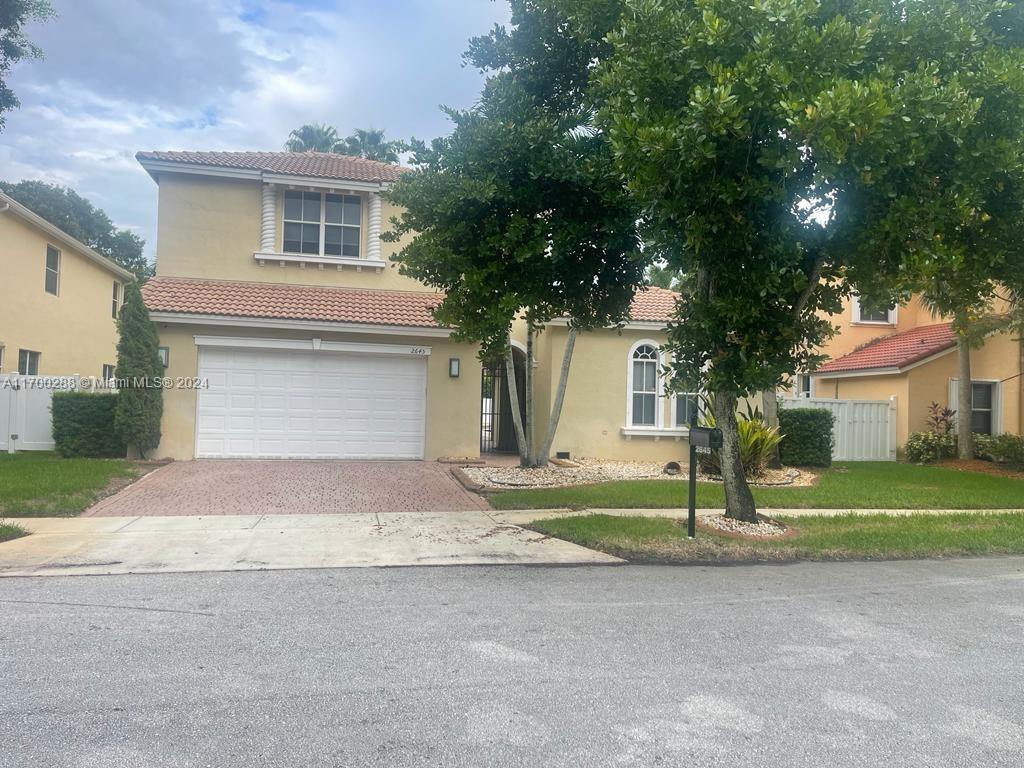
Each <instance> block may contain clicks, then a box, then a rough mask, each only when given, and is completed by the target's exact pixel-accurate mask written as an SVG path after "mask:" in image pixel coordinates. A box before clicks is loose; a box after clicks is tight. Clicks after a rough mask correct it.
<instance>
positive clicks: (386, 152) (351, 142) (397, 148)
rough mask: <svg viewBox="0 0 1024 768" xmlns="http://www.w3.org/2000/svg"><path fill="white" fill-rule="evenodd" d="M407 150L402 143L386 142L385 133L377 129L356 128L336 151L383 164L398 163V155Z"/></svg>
mask: <svg viewBox="0 0 1024 768" xmlns="http://www.w3.org/2000/svg"><path fill="white" fill-rule="evenodd" d="M404 149H405V143H404V142H401V141H385V139H384V131H382V130H378V129H376V128H369V129H367V128H356V129H355V131H354V132H353V133H352V135H351V136H349V137H348V138H347V139H345V140H344V141H342V142H341V143H340V147H339V149H338V150H336V151H340V152H343V153H345V154H346V155H354V156H356V157H364V158H366V159H367V160H379V161H380V162H382V163H397V162H398V153H399V152H401V151H402V150H404Z"/></svg>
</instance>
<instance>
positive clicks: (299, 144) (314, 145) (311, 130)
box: [284, 123, 341, 152]
mask: <svg viewBox="0 0 1024 768" xmlns="http://www.w3.org/2000/svg"><path fill="white" fill-rule="evenodd" d="M340 144H341V139H340V138H339V137H338V129H337V128H335V127H334V126H333V125H326V124H324V123H307V124H306V125H303V126H302V127H301V128H296V129H295V130H294V131H292V132H291V133H289V134H288V141H286V142H285V143H284V148H285V149H287V150H288V151H289V152H338V151H339V149H340Z"/></svg>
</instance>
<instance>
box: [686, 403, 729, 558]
mask: <svg viewBox="0 0 1024 768" xmlns="http://www.w3.org/2000/svg"><path fill="white" fill-rule="evenodd" d="M696 410H697V409H696V408H695V409H694V412H693V413H691V414H690V437H689V440H690V488H689V500H688V504H687V507H688V512H689V515H688V517H687V520H686V535H687V536H688V537H689V538H691V539H695V538H697V449H698V448H700V449H701V450H702V451H709V452H710V451H711V450H713V449H717V448H721V447H722V430H720V429H717V428H715V427H698V426H697V412H696Z"/></svg>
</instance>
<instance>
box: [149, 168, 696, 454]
mask: <svg viewBox="0 0 1024 768" xmlns="http://www.w3.org/2000/svg"><path fill="white" fill-rule="evenodd" d="M137 158H138V160H139V162H140V163H141V164H142V166H143V167H144V168H145V169H146V170H147V171H148V172H149V174H150V175H151V176H152V177H153V179H154V180H155V181H156V182H157V184H158V187H159V209H158V225H157V227H158V228H157V261H156V277H154V278H153V279H151V280H150V281H148V282H147V283H146V285H145V286H144V296H145V299H146V303H147V305H148V307H149V309H150V313H151V316H152V318H153V320H154V321H155V322H156V324H157V328H158V331H159V334H160V343H161V345H162V347H163V354H164V356H165V360H166V366H167V375H168V377H169V378H170V379H172V381H174V384H175V386H174V387H173V388H171V389H169V390H167V391H166V392H165V394H164V420H163V425H162V432H163V438H162V442H161V444H160V446H159V448H158V449H157V451H156V455H157V456H161V457H174V458H179V459H189V458H193V457H211V458H215V457H271V458H305V457H318V458H395V459H419V458H425V459H434V458H439V457H475V456H478V455H479V454H480V453H481V452H488V451H492V450H509V451H514V450H515V447H516V444H515V438H514V437H513V433H512V427H511V416H510V413H509V405H508V395H507V390H506V388H505V387H504V370H503V366H501V365H500V364H496V363H482V362H481V361H480V360H479V359H478V349H477V347H476V346H474V345H471V344H465V343H459V342H456V341H454V340H452V338H451V329H449V328H442V327H439V326H438V324H437V322H436V321H435V320H434V318H433V315H432V311H431V310H432V308H433V307H434V306H436V304H437V303H438V301H439V295H438V294H437V293H436V292H435V291H433V290H432V289H430V288H428V287H426V286H424V285H423V284H421V283H419V282H417V281H415V280H413V279H411V278H408V277H406V276H403V275H402V274H400V272H399V269H398V265H397V264H396V263H395V262H394V261H392V260H391V257H392V256H393V255H394V254H395V253H396V252H397V251H398V250H399V249H400V248H401V244H394V243H384V242H382V241H381V239H380V234H381V230H382V227H383V226H385V223H386V222H387V221H388V219H389V218H390V217H391V216H392V215H393V214H394V213H395V211H394V210H393V209H392V208H391V207H390V205H389V203H388V202H387V201H385V200H384V199H383V198H382V192H384V191H385V190H386V189H387V186H388V185H389V184H390V183H391V182H393V181H395V180H396V179H397V178H398V177H399V175H400V174H401V173H404V172H406V169H403V168H401V167H399V166H396V165H389V164H386V163H379V162H374V161H369V160H364V159H359V158H353V157H347V156H344V155H336V154H326V153H316V152H309V153H289V152H140V153H139V154H138V155H137ZM675 301H676V295H675V294H674V293H672V292H670V291H664V290H660V289H651V290H648V291H644V292H641V293H639V294H638V295H637V297H636V300H635V302H634V306H633V311H632V320H631V322H629V323H627V324H626V326H625V327H624V328H622V329H621V330H616V329H608V330H603V331H596V332H592V333H586V334H581V335H580V338H579V340H578V341H577V344H576V351H575V354H574V357H573V362H572V368H571V373H570V377H569V384H568V388H567V391H566V398H565V405H564V408H563V411H562V418H561V422H560V427H559V429H558V433H557V438H556V440H555V444H554V450H555V451H558V452H566V453H568V454H570V455H572V456H585V457H597V458H617V459H627V458H635V459H650V460H659V461H660V460H668V459H678V458H680V457H681V456H683V455H684V454H685V448H686V443H685V441H684V440H683V438H684V437H685V435H686V428H685V424H686V414H687V409H688V408H690V407H692V401H691V400H689V399H684V398H682V397H681V398H680V399H679V403H678V404H677V402H676V398H674V397H669V396H667V395H666V392H665V391H664V387H663V381H662V379H661V377H660V376H659V375H658V367H659V364H660V359H659V355H660V352H659V349H658V347H659V346H660V345H661V344H662V343H663V342H664V340H665V334H664V326H665V323H666V321H667V320H668V318H669V316H670V315H671V313H672V311H673V308H674V306H675ZM567 335H568V329H567V327H566V325H565V324H564V323H552V324H550V325H549V326H548V327H547V328H545V329H544V331H543V333H541V334H540V336H539V338H538V340H537V344H536V363H535V381H536V397H537V401H538V402H537V405H538V407H537V409H536V413H537V424H536V432H537V433H538V434H540V435H542V434H543V432H544V429H545V428H546V418H547V413H548V406H549V404H550V403H551V401H552V399H553V397H554V392H555V389H556V386H557V377H558V370H559V367H560V363H561V358H562V351H563V350H564V346H565V342H566V338H567ZM522 342H523V339H522V337H521V335H520V337H519V338H518V340H517V341H516V344H515V346H516V350H515V357H516V360H517V361H518V362H520V363H521V362H522V360H523V353H522V349H523V345H522ZM193 380H195V381H193ZM193 385H194V386H193Z"/></svg>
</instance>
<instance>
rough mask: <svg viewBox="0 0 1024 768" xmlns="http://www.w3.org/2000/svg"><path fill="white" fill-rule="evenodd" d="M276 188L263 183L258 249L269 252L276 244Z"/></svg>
mask: <svg viewBox="0 0 1024 768" xmlns="http://www.w3.org/2000/svg"><path fill="white" fill-rule="evenodd" d="M276 203H277V188H276V187H275V186H274V185H273V184H264V185H263V221H262V222H261V223H260V250H261V251H263V252H264V253H271V252H273V250H274V246H275V245H276V244H277V243H276V242H275V241H276V239H277V238H276V237H275V235H276V234H277V232H276V229H277V228H276V227H275V226H274V222H275V219H276V217H275V215H274V213H275V211H274V209H275V208H276V207H277V206H276Z"/></svg>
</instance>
